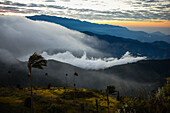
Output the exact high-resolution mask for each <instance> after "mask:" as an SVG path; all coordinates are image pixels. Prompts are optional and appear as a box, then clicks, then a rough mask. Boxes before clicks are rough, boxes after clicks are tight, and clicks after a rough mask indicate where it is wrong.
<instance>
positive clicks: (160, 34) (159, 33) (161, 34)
mask: <svg viewBox="0 0 170 113" xmlns="http://www.w3.org/2000/svg"><path fill="white" fill-rule="evenodd" d="M150 34H152V35H157V36H166V35H165V34H163V33H161V32H159V31H157V32H153V33H150Z"/></svg>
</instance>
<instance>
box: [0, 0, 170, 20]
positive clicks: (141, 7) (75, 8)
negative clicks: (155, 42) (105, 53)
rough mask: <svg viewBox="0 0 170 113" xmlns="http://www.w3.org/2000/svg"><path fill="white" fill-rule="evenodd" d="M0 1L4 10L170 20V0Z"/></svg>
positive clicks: (68, 15) (77, 15)
mask: <svg viewBox="0 0 170 113" xmlns="http://www.w3.org/2000/svg"><path fill="white" fill-rule="evenodd" d="M0 4H1V5H0V9H2V12H1V13H2V14H3V13H4V14H5V13H8V12H11V13H21V14H49V15H56V16H62V17H63V16H64V17H71V18H77V19H84V20H85V19H87V20H117V21H153V19H154V21H156V22H162V21H161V20H170V16H169V8H170V1H169V0H116V1H113V0H96V1H95V0H74V1H70V0H57V1H55V0H34V1H31V2H30V1H23V0H22V1H21V0H3V1H2V2H0ZM5 11H6V12H5Z"/></svg>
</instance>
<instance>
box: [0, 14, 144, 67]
mask: <svg viewBox="0 0 170 113" xmlns="http://www.w3.org/2000/svg"><path fill="white" fill-rule="evenodd" d="M0 34H1V36H0V49H1V51H0V52H3V54H6V55H7V56H12V57H13V58H17V59H19V60H21V61H28V58H29V56H30V55H31V54H33V53H34V52H38V53H41V55H42V56H43V57H45V58H46V59H53V60H56V61H60V62H64V63H68V64H71V65H74V66H77V67H80V68H83V69H94V70H99V69H105V68H109V67H112V66H115V65H121V64H126V63H132V62H136V61H138V60H143V59H146V57H133V56H131V55H130V53H129V52H126V53H125V54H124V55H123V56H122V57H121V58H120V59H118V58H113V57H108V54H109V53H105V52H103V51H100V48H104V47H106V46H107V43H106V42H104V41H100V40H98V39H97V38H95V37H92V36H88V35H86V34H83V33H80V32H78V31H74V30H70V29H68V28H65V27H63V26H61V25H58V24H53V23H48V22H42V21H33V20H29V19H27V18H25V17H20V16H0ZM2 50H3V51H2ZM101 50H102V49H101ZM83 53H84V54H83ZM77 54H78V55H77ZM6 55H4V56H6ZM0 57H1V56H0ZM12 57H11V58H12ZM6 58H7V57H6ZM4 59H5V57H4ZM9 59H10V58H9Z"/></svg>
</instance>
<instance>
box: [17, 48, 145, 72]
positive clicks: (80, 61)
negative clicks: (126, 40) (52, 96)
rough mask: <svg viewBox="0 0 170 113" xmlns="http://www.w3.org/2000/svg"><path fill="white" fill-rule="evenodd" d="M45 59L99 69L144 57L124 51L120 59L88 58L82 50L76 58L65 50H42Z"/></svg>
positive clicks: (25, 58)
mask: <svg viewBox="0 0 170 113" xmlns="http://www.w3.org/2000/svg"><path fill="white" fill-rule="evenodd" d="M41 55H42V56H43V57H44V58H45V59H47V60H56V61H60V62H63V63H67V64H71V65H73V66H76V67H80V68H83V69H92V70H99V69H106V68H109V67H112V66H116V65H122V64H127V63H132V62H137V61H139V60H144V59H146V57H133V56H132V55H130V52H128V51H127V52H126V53H125V54H124V55H123V56H122V57H121V58H120V59H118V58H113V57H109V58H102V59H101V58H93V57H92V58H88V57H87V55H86V52H84V54H83V56H82V57H80V58H78V57H75V56H74V55H73V54H72V53H71V52H69V51H66V52H64V53H57V54H54V55H48V53H47V52H43V53H42V54H41ZM28 58H29V56H27V57H23V58H21V59H20V60H22V61H27V60H28Z"/></svg>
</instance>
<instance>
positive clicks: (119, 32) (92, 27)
mask: <svg viewBox="0 0 170 113" xmlns="http://www.w3.org/2000/svg"><path fill="white" fill-rule="evenodd" d="M27 18H29V19H32V20H41V21H48V22H52V23H56V24H60V25H62V26H65V27H67V28H69V29H73V30H77V31H81V32H83V31H89V32H93V33H97V34H101V35H107V34H108V35H112V36H117V37H123V38H130V39H134V40H139V41H141V42H154V41H166V42H168V43H170V35H166V36H158V35H152V34H149V33H146V32H144V31H132V30H129V29H127V28H126V27H121V26H114V25H107V24H96V23H90V22H86V21H80V20H75V19H68V18H62V17H56V16H48V15H35V16H27Z"/></svg>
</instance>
